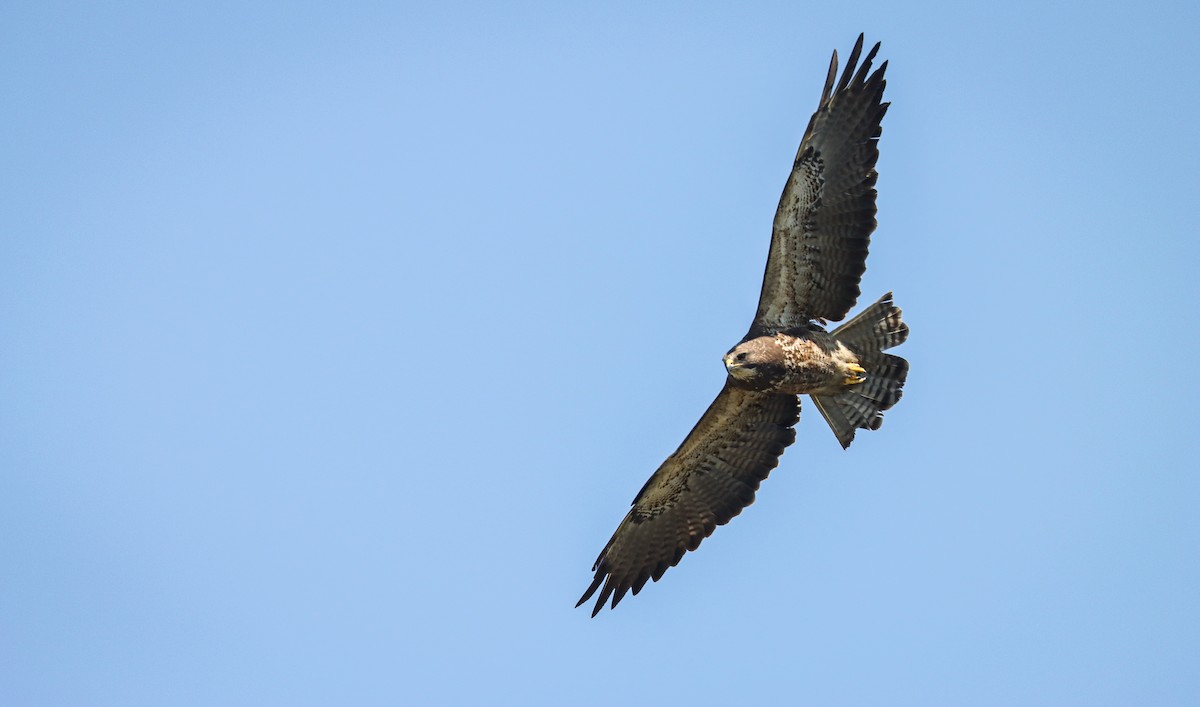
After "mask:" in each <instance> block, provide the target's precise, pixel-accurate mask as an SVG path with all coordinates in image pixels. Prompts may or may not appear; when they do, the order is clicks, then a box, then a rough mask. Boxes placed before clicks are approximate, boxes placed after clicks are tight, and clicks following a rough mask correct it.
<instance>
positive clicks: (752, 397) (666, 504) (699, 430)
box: [575, 382, 800, 616]
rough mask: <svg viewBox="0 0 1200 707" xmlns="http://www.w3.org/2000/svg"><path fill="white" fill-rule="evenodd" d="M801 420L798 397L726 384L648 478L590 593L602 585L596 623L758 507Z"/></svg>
mask: <svg viewBox="0 0 1200 707" xmlns="http://www.w3.org/2000/svg"><path fill="white" fill-rule="evenodd" d="M799 419H800V401H799V399H798V398H797V397H796V396H795V395H781V394H777V393H761V392H755V391H750V390H743V389H740V388H734V387H732V386H730V385H729V383H728V382H726V384H725V388H724V389H722V390H721V392H720V394H719V395H717V399H716V400H714V401H713V403H712V405H710V406H709V407H708V410H707V411H705V413H704V415H703V416H702V417H701V418H700V421H699V422H698V423H696V426H695V427H694V428H692V431H691V433H689V434H688V436H687V439H685V440H684V441H683V444H681V445H680V446H679V449H677V450H675V453H674V454H672V455H671V456H670V457H668V458H667V460H666V461H665V462H663V463H662V466H660V467H659V468H658V471H656V472H654V474H653V475H652V476H651V477H650V480H649V481H647V482H646V485H645V486H643V487H642V490H641V491H640V492H638V495H637V498H635V499H634V500H633V508H632V509H630V511H629V513H628V514H627V515H626V516H625V519H624V520H623V521H621V525H620V526H618V527H617V531H616V532H615V533H613V536H612V539H610V540H609V541H608V544H607V545H605V546H604V550H603V551H602V552H601V553H600V556H599V557H598V558H596V564H595V565H593V566H592V571H593V572H595V573H596V576H595V579H593V580H592V584H591V586H589V587H588V588H587V591H586V592H584V593H583V597H581V598H580V599H579V603H577V604H576V605H575V606H580V605H582V604H583V603H584V602H585V601H587V600H588V599H590V598H591V597H592V595H593V594H595V593H596V590H598V589H600V587H601V585H602V584H603V585H604V588H603V589H602V590H601V591H600V597H599V599H597V600H596V606H595V608H594V609H593V610H592V616H595V615H596V614H598V613H599V612H600V609H602V608H603V607H604V602H605V601H607V600H608V598H609V597H610V596H611V597H612V606H614V607H615V606H616V605H617V602H619V601H621V598H622V597H624V596H625V594H626V592H628V591H630V590H633V593H634V594H637V593H638V592H639V591H641V589H642V587H643V586H645V584H646V582H647V581H649V580H651V579H653V580H654V581H656V582H657V581H658V579H659V578H660V577H662V576H663V573H664V572H666V571H667V570H668V569H669V568H671V567H674V566H675V565H677V564H679V560H680V559H681V558H682V557H683V554H684V553H685V552H687V551H688V550H695V549H696V548H697V547H699V546H700V542H701V541H702V540H704V538H706V537H708V536H709V535H711V534H712V532H713V530H715V529H716V527H717V526H718V525H724V524H725V523H728V522H729V520H730V519H731V518H733V517H734V516H736V515H737V514H739V513H741V512H742V509H743V508H745V507H746V506H748V505H750V504H751V503H753V502H754V492H755V491H756V490H758V485H759V483H760V482H761V481H762V480H763V479H765V478H767V474H769V473H770V472H771V470H772V469H774V468H775V466H776V465H777V464H778V463H779V457H780V455H781V454H783V450H784V449H785V448H787V446H788V445H789V444H791V443H792V442H793V441H794V440H795V439H796V432H795V430H793V429H792V426H793V425H795V424H796V422H798V421H799Z"/></svg>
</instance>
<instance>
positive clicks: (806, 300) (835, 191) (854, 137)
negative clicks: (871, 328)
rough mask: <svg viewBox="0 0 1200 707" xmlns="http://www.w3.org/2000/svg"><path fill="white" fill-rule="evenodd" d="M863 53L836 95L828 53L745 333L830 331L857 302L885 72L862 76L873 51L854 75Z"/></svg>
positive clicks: (871, 221) (853, 56)
mask: <svg viewBox="0 0 1200 707" xmlns="http://www.w3.org/2000/svg"><path fill="white" fill-rule="evenodd" d="M862 46H863V37H862V35H861V34H860V35H859V36H858V42H857V43H856V44H855V45H854V51H852V52H851V53H850V57H849V60H848V61H847V62H846V69H845V71H844V72H843V73H842V77H841V80H839V81H838V82H837V85H836V86H835V85H834V80H835V79H836V78H837V67H838V58H837V52H836V51H835V52H834V53H833V59H832V60H831V61H830V63H829V74H828V76H827V77H826V79H825V89H824V90H823V91H822V92H821V104H820V105H819V106H818V107H817V112H816V113H813V116H812V119H811V120H809V122H808V130H807V131H805V133H804V139H803V140H802V141H801V142H800V149H799V150H798V151H797V152H796V161H795V163H794V164H793V166H792V173H791V176H789V177H788V180H787V184H785V185H784V188H783V196H781V197H780V199H779V210H778V211H777V212H776V213H775V224H774V228H773V230H772V233H771V250H770V254H769V255H768V256H767V269H766V273H765V274H764V276H763V287H762V294H761V295H760V296H759V301H758V312H757V313H756V314H755V316H754V323H753V325H752V326H751V329H750V331H751V332H752V333H763V332H768V331H779V330H782V329H788V328H791V327H796V326H800V325H802V324H804V323H806V322H808V321H810V320H812V319H827V320H830V321H838V320H840V319H841V318H842V317H844V316H846V313H847V312H849V311H850V308H851V307H853V306H854V303H855V301H857V300H858V295H859V288H858V283H859V281H860V280H861V279H862V274H863V272H865V271H866V269H867V263H866V260H867V247H868V245H869V243H870V240H871V232H872V231H874V230H875V179H876V178H877V177H878V174H877V173H876V172H875V161H876V160H877V159H878V158H879V147H878V144H877V142H878V139H879V135H880V132H881V130H880V126H879V124H880V121H881V120H882V119H883V115H884V113H886V112H887V108H888V104H887V103H883V102H882V99H883V89H884V86H885V85H886V83H887V82H886V81H885V80H884V78H883V73H884V71H885V70H886V69H887V62H886V61H885V62H883V64H882V65H880V67H879V68H878V69H877V70H876V71H875V72H874V73H872V74H870V75H869V76H868V72H869V71H870V70H871V62H872V60H874V59H875V54H876V53H877V52H878V51H879V44H876V45H875V46H874V47H872V48H871V51H870V52H868V53H867V55H866V57H865V58H864V59H863V62H862V65H861V66H858V59H859V55H860V54H861V53H862Z"/></svg>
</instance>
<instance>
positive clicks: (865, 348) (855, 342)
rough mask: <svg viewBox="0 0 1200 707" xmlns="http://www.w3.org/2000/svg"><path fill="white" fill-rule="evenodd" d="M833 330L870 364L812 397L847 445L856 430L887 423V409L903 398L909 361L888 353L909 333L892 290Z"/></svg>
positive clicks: (834, 333) (847, 445) (844, 444)
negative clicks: (858, 376) (834, 389)
mask: <svg viewBox="0 0 1200 707" xmlns="http://www.w3.org/2000/svg"><path fill="white" fill-rule="evenodd" d="M830 334H831V335H832V336H833V337H834V339H836V340H837V341H839V342H841V343H843V344H845V345H846V346H847V347H848V348H850V350H852V351H853V352H854V353H855V354H856V355H857V356H858V359H859V363H860V364H861V365H862V366H863V368H865V369H866V373H864V374H862V377H863V378H864V379H865V380H864V381H863V382H862V383H858V384H855V385H852V386H849V387H847V388H846V389H845V390H844V391H842V392H841V393H838V394H836V395H814V396H812V399H813V402H814V403H816V405H817V409H818V410H820V411H821V415H822V416H823V417H824V418H825V421H826V422H828V423H829V427H830V428H831V429H832V430H833V433H834V434H835V435H836V436H837V438H838V442H840V443H841V445H842V448H843V449H845V448H846V447H849V446H850V443H851V442H852V441H854V432H855V430H859V429H863V430H877V429H879V426H880V425H882V424H883V411H884V410H887V409H889V408H891V407H892V406H893V405H895V404H896V401H898V400H900V396H901V395H902V393H903V388H904V380H905V378H907V377H908V361H906V360H904V359H903V358H901V357H899V356H894V355H892V354H887V353H883V352H884V350H886V349H890V348H892V347H893V346H899V345H900V344H902V343H904V340H905V339H907V338H908V325H907V324H905V323H904V319H903V317H902V316H901V311H900V308H899V307H897V306H895V305H894V304H892V293H891V292H889V293H887V294H886V295H884V296H883V297H881V298H879V301H878V302H876V303H875V304H872V305H871V306H870V307H867V308H866V309H864V310H863V311H862V312H860V313H859V314H858V315H857V316H856V317H854V318H853V319H851V320H849V321H847V322H846V323H845V324H843V325H841V326H840V327H838V328H837V329H834V330H833V331H832V332H830Z"/></svg>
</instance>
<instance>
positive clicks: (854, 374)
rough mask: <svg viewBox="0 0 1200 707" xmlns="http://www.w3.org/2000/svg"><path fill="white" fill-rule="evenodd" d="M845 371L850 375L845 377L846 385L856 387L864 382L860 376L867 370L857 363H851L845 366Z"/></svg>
mask: <svg viewBox="0 0 1200 707" xmlns="http://www.w3.org/2000/svg"><path fill="white" fill-rule="evenodd" d="M846 370H847V371H849V372H850V375H848V376H846V381H845V384H846V385H858V384H859V383H862V382H863V381H865V380H866V378H863V377H862V375H861V374H863V373H866V372H867V369H865V368H863V367H862V366H860V365H858V364H857V363H852V364H850V365H849V366H846Z"/></svg>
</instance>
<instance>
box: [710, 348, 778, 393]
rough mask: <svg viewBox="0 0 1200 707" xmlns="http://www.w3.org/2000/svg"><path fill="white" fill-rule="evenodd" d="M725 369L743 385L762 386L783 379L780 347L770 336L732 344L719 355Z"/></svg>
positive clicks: (760, 387)
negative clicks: (722, 356) (725, 351)
mask: <svg viewBox="0 0 1200 707" xmlns="http://www.w3.org/2000/svg"><path fill="white" fill-rule="evenodd" d="M722 360H723V361H724V362H725V370H726V371H728V372H729V375H730V376H731V377H732V378H733V379H734V380H735V381H737V382H738V383H739V384H741V385H742V386H743V387H746V388H751V389H754V390H766V389H768V388H771V387H772V386H774V385H776V384H777V383H779V381H781V380H783V377H784V374H785V373H786V368H785V361H784V358H783V351H782V350H781V349H780V348H779V344H778V342H776V341H775V338H774V337H771V336H760V337H757V338H754V339H750V340H749V341H743V342H742V343H740V344H738V345H737V346H734V347H733V348H732V349H730V350H729V353H727V354H725V358H724V359H722Z"/></svg>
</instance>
